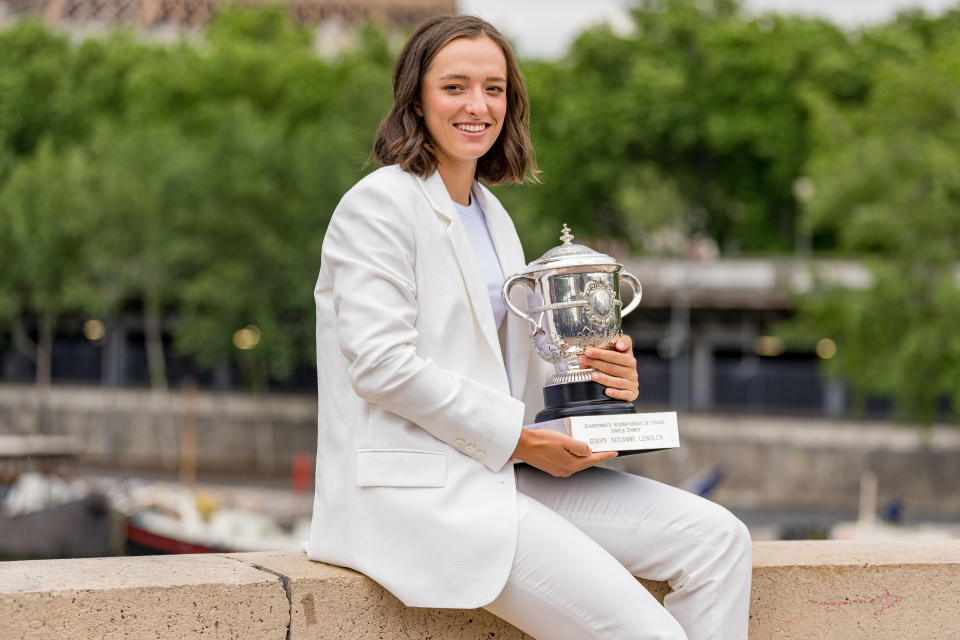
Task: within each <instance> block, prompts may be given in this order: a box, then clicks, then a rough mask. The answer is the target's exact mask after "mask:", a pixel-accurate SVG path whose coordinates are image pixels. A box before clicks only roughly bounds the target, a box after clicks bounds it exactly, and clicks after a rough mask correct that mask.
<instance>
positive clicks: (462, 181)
mask: <svg viewBox="0 0 960 640" xmlns="http://www.w3.org/2000/svg"><path fill="white" fill-rule="evenodd" d="M476 171H477V163H476V161H473V162H458V163H449V162H440V163H438V164H437V173H439V174H440V177H441V178H443V185H444V186H445V187H446V188H447V193H449V194H450V198H451V199H452V200H453V201H454V202H456V203H457V204H462V205H468V204H470V189H471V188H472V187H473V177H474V174H476Z"/></svg>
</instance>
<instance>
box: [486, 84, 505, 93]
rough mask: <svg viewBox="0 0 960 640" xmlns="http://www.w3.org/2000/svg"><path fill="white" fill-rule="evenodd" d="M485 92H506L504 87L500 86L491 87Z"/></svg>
mask: <svg viewBox="0 0 960 640" xmlns="http://www.w3.org/2000/svg"><path fill="white" fill-rule="evenodd" d="M487 91H489V92H490V93H503V92H504V91H506V89H505V88H504V87H501V86H500V85H493V86H491V87H487Z"/></svg>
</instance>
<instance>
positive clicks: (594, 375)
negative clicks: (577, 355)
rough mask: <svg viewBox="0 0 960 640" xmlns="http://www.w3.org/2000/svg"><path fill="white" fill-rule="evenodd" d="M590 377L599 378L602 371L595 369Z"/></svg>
mask: <svg viewBox="0 0 960 640" xmlns="http://www.w3.org/2000/svg"><path fill="white" fill-rule="evenodd" d="M590 377H591V378H593V379H594V380H599V379H600V373H599V372H598V371H594V372H593V373H591V374H590Z"/></svg>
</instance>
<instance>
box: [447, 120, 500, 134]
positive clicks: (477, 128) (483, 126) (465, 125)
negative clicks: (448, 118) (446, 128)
mask: <svg viewBox="0 0 960 640" xmlns="http://www.w3.org/2000/svg"><path fill="white" fill-rule="evenodd" d="M453 126H454V127H456V128H457V130H458V131H462V132H463V133H468V134H478V133H483V132H484V131H486V130H487V129H489V128H490V127H491V126H492V125H490V124H488V123H486V122H457V123H456V124H454V125H453Z"/></svg>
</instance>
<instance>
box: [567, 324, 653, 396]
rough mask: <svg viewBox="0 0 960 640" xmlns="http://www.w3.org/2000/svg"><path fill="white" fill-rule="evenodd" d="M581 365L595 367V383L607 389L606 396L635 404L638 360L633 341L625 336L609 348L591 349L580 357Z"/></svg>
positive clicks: (637, 392)
mask: <svg viewBox="0 0 960 640" xmlns="http://www.w3.org/2000/svg"><path fill="white" fill-rule="evenodd" d="M580 364H582V365H585V366H587V367H593V368H594V369H596V371H594V372H593V380H594V382H599V383H600V384H602V385H603V386H605V387H607V390H606V394H607V395H608V396H610V397H611V398H615V399H617V400H626V401H627V402H633V401H634V400H636V399H637V396H638V395H639V383H638V382H637V360H636V358H634V357H633V340H631V339H630V336H628V335H626V334H624V335H623V336H622V337H621V338H620V339H619V340H617V342H616V343H610V345H609V346H607V347H605V348H603V347H590V348H588V349H587V350H586V351H585V352H584V355H582V356H580Z"/></svg>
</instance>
